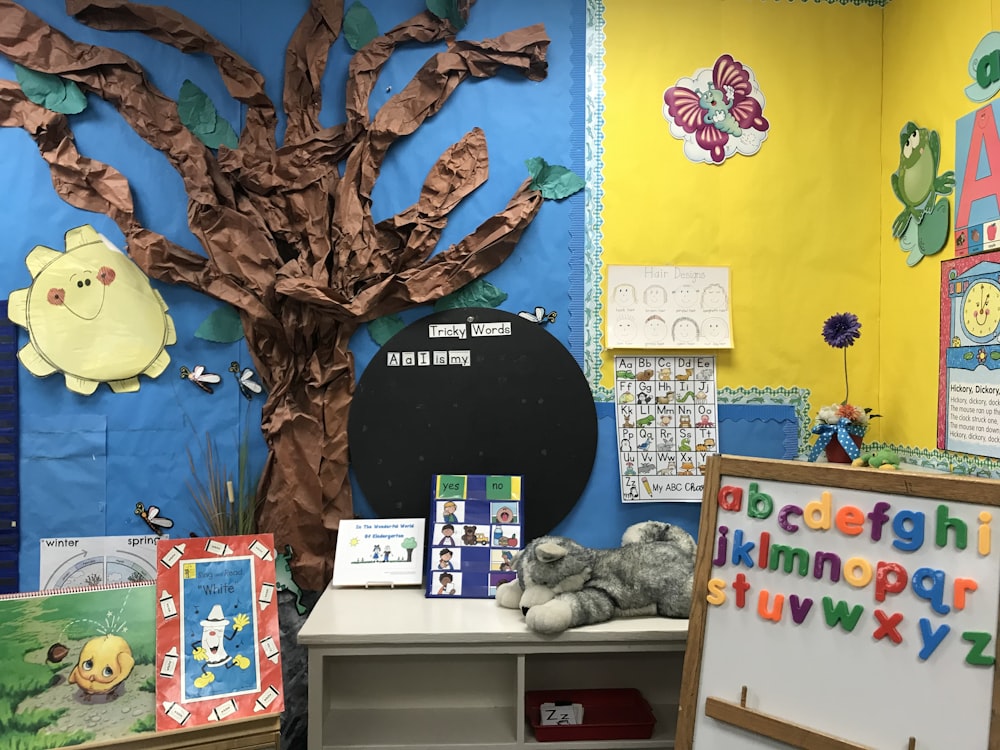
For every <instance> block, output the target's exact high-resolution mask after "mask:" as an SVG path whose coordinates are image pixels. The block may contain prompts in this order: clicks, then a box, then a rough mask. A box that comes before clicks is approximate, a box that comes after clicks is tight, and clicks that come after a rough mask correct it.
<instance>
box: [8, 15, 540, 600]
mask: <svg viewBox="0 0 1000 750" xmlns="http://www.w3.org/2000/svg"><path fill="white" fill-rule="evenodd" d="M472 2H473V0H459V2H458V10H459V12H460V14H461V17H462V19H463V20H464V19H467V18H468V13H469V10H470V6H471V5H472ZM66 10H67V12H68V13H70V14H71V15H73V16H74V17H75V18H76V19H77V20H78V21H80V22H82V23H84V24H86V25H88V26H91V27H93V28H96V29H102V30H107V31H120V30H132V31H139V32H142V33H144V34H146V35H148V36H149V37H151V38H152V39H155V40H157V41H159V42H161V43H163V44H167V45H170V46H172V47H175V48H177V49H179V50H181V51H182V52H185V53H200V54H204V55H208V56H210V57H211V58H212V59H213V60H214V61H215V64H216V66H217V68H218V71H219V73H220V74H221V76H222V79H223V81H224V83H225V85H226V87H227V89H228V91H229V93H230V94H231V95H232V96H233V97H234V98H235V99H236V100H238V101H239V102H242V103H243V104H244V105H245V106H246V119H245V124H244V127H243V130H242V133H241V134H240V138H239V143H238V146H237V147H236V148H235V149H228V148H226V147H225V146H222V147H220V149H219V152H218V154H217V155H216V154H215V152H213V151H212V150H211V149H209V148H208V147H206V146H205V145H204V144H203V143H202V142H201V141H200V140H199V139H198V138H197V137H195V135H194V134H192V133H191V132H190V131H189V130H188V129H187V128H186V127H185V126H184V125H183V124H182V122H181V119H180V116H179V114H178V107H177V103H176V102H175V101H174V100H172V99H170V98H169V97H167V96H165V95H164V94H163V93H162V92H160V91H158V90H157V89H156V87H155V86H153V85H152V83H150V81H149V80H148V79H147V78H146V76H145V75H144V72H143V70H142V68H141V66H140V65H139V64H138V63H137V62H136V61H135V60H132V59H131V58H129V57H127V56H126V55H124V54H122V53H120V52H118V51H116V50H114V49H109V48H107V47H99V46H94V45H90V44H83V43H80V42H76V41H74V40H72V39H70V38H69V37H67V36H66V35H64V34H63V33H61V32H60V31H58V30H57V29H54V28H52V27H51V26H50V25H49V24H47V23H46V22H44V21H43V20H41V19H40V18H38V17H37V16H35V15H34V14H32V13H30V12H29V11H27V10H26V9H24V8H23V7H21V6H19V5H17V4H16V3H14V2H11V0H0V52H2V53H3V54H5V55H6V56H7V57H8V58H9V59H10V60H11V61H13V62H15V63H19V64H20V65H22V66H24V67H26V68H30V69H32V70H35V71H40V72H43V73H49V74H54V75H58V76H61V77H62V78H64V79H67V80H70V81H74V82H76V84H77V85H78V86H79V87H80V88H81V89H82V90H83V91H84V92H86V93H88V94H94V95H96V96H99V97H101V98H102V99H104V100H106V101H107V102H109V103H111V104H112V105H113V106H114V107H115V108H116V109H117V110H118V112H119V113H120V114H121V116H122V117H123V118H124V119H125V121H126V122H127V123H128V124H129V125H130V127H132V128H133V129H134V130H135V132H136V133H137V134H138V135H139V136H140V137H142V138H143V140H145V141H146V143H148V144H149V145H150V146H152V147H153V148H155V149H157V150H158V151H160V152H162V153H163V154H164V155H165V156H166V157H167V159H168V160H169V162H170V164H171V165H172V166H173V167H174V168H175V169H176V170H177V172H178V173H179V174H180V176H181V177H182V179H183V182H184V186H185V190H186V192H187V197H188V204H187V218H188V225H189V227H190V229H191V232H192V233H193V234H194V235H195V237H197V238H198V240H199V242H200V243H201V245H202V250H203V254H202V253H196V252H192V251H191V250H188V249H185V248H183V247H180V246H179V245H177V244H175V243H173V242H171V241H170V240H168V239H166V238H165V237H163V236H162V235H160V234H157V233H156V232H153V231H150V230H149V229H147V228H146V227H143V226H142V225H141V224H140V223H139V221H138V219H137V217H136V212H135V209H134V206H133V202H132V195H131V190H130V187H129V184H128V181H127V180H126V179H125V177H124V176H123V175H122V174H121V173H120V172H118V171H117V170H116V169H114V168H113V167H111V166H109V165H106V164H102V163H100V162H97V161H94V160H92V159H88V158H87V157H85V156H83V155H82V154H80V153H79V152H78V151H77V148H76V145H75V143H74V137H73V133H72V130H71V128H70V122H69V120H68V119H67V117H66V116H65V115H61V114H57V113H54V112H51V111H49V110H47V109H45V108H43V107H41V106H39V105H36V104H34V103H32V102H31V101H29V100H28V99H27V98H26V97H25V95H24V94H23V93H22V91H21V89H20V87H19V86H18V85H17V84H16V83H13V82H9V81H0V125H3V126H5V127H14V126H16V127H21V128H23V129H24V130H25V131H27V132H28V133H29V134H30V135H31V137H32V138H33V139H34V141H35V143H36V144H37V145H38V149H39V152H40V153H41V155H42V158H43V159H45V160H46V161H47V162H48V163H49V165H50V170H51V174H52V183H53V185H54V187H55V189H56V191H57V193H58V194H59V195H60V196H61V197H62V198H63V199H64V200H65V201H66V202H67V203H69V204H71V205H73V206H76V207H78V208H82V209H85V210H88V211H94V212H99V213H102V214H105V215H107V216H108V217H110V218H111V219H112V220H113V221H114V222H115V223H116V224H117V225H118V227H119V228H120V229H121V231H122V233H123V234H124V236H125V240H126V243H127V247H128V252H129V255H130V256H131V257H132V259H133V260H134V261H135V262H136V263H137V264H138V265H139V266H140V267H141V268H142V269H143V270H144V271H145V272H146V273H147V274H148V275H149V276H151V277H152V278H155V279H159V280H160V281H164V282H168V283H179V284H186V285H188V286H189V287H192V288H193V289H196V290H198V291H200V292H203V293H204V294H207V295H209V296H211V297H214V298H216V299H218V300H221V301H223V302H227V303H229V304H231V305H233V307H235V308H236V309H237V310H238V311H239V313H240V317H241V320H242V323H243V329H244V332H245V335H246V342H247V346H248V348H249V351H250V356H251V357H252V358H253V361H254V365H255V366H256V368H257V370H258V372H259V374H260V376H261V378H262V380H263V381H264V383H265V384H266V385H267V387H268V390H269V394H268V398H267V401H266V403H265V405H264V407H263V414H262V422H261V428H262V431H263V434H264V438H265V440H266V442H267V445H268V450H269V452H268V457H267V462H266V465H265V468H264V472H263V475H262V478H261V481H260V487H259V493H258V496H259V498H260V499H261V505H260V510H259V514H258V525H259V528H260V529H261V530H262V531H268V532H272V533H274V534H275V541H276V543H277V545H278V546H279V548H282V547H284V545H286V544H290V545H291V546H292V548H293V549H294V550H295V552H296V557H295V561H294V563H293V572H294V574H295V578H296V580H297V581H298V582H299V584H300V585H301V586H302V587H303V588H307V589H312V590H318V589H321V588H322V587H323V586H324V585H325V584H326V583H327V582H328V581H329V579H330V576H331V572H332V558H333V550H334V548H335V546H336V544H335V543H336V531H337V528H338V524H339V522H340V519H342V518H350V517H352V515H353V513H352V504H351V486H350V483H349V481H348V446H347V415H348V408H349V406H350V402H351V396H352V393H353V391H354V385H355V378H354V362H353V358H352V355H351V352H350V351H349V350H348V341H349V340H350V338H351V334H352V333H354V331H355V330H356V329H357V327H358V326H359V325H360V324H362V323H364V322H366V321H370V320H373V319H375V318H378V317H380V316H383V315H387V314H390V313H394V312H398V311H400V310H403V309H406V308H408V307H411V306H413V305H418V304H421V303H425V302H432V301H434V300H436V299H438V298H440V297H443V296H445V295H447V294H450V293H452V292H454V291H456V290H457V289H459V288H461V287H462V286H464V285H466V284H468V283H469V282H470V281H473V280H474V279H476V278H479V277H481V276H483V275H484V274H486V273H487V272H488V271H490V270H492V269H494V268H496V267H497V266H499V265H500V264H501V263H502V262H503V261H504V260H505V259H506V258H507V257H508V256H509V255H510V254H511V252H512V251H513V249H514V247H515V245H516V244H517V242H518V240H519V239H520V237H521V234H522V233H523V232H524V230H525V228H526V227H527V226H528V224H530V222H531V221H532V219H533V218H534V216H535V214H536V213H537V212H538V209H539V207H540V206H541V203H542V195H541V193H540V192H539V191H538V190H536V189H533V188H532V187H530V184H531V183H530V181H529V180H526V181H525V182H524V183H523V184H522V185H521V186H520V187H519V188H518V190H517V191H516V192H515V193H514V195H513V196H512V197H511V199H510V202H509V203H508V204H507V206H506V208H505V209H504V210H502V211H501V212H499V213H497V214H496V215H494V216H491V217H490V218H488V219H486V220H485V221H484V222H483V223H482V224H481V225H480V226H479V227H478V228H476V229H475V230H474V231H473V232H471V233H470V234H469V235H468V236H466V237H465V238H464V239H462V240H461V241H460V242H458V243H456V244H455V245H452V246H451V247H448V248H447V249H442V250H441V251H440V252H437V253H435V249H436V245H437V242H438V239H439V238H440V236H441V232H442V230H443V229H444V227H445V224H446V222H447V219H448V214H449V212H450V211H451V210H452V209H453V208H454V207H455V206H456V205H457V204H458V203H459V202H460V201H461V200H462V199H463V198H464V197H466V196H467V195H469V193H471V192H472V191H473V190H475V189H476V188H477V187H478V186H480V185H481V184H482V183H483V182H484V181H485V180H486V178H487V172H488V164H487V156H486V140H485V137H484V135H483V132H482V131H481V130H479V129H478V128H477V129H473V130H472V131H471V132H469V133H468V134H466V136H465V137H463V138H462V139H461V140H460V141H459V142H458V143H456V144H454V145H453V146H452V147H450V148H449V149H448V150H447V151H445V152H444V153H443V154H442V155H441V156H440V158H439V159H438V161H437V162H436V164H435V165H434V166H433V167H432V169H431V170H430V173H429V174H428V176H427V179H426V181H425V182H424V184H423V187H422V189H421V192H420V199H419V201H418V202H417V203H416V204H414V205H413V206H410V207H409V208H407V209H406V210H404V211H402V212H401V213H399V214H397V215H395V216H392V217H390V218H388V219H385V220H383V221H380V222H378V223H376V222H375V221H374V219H373V217H372V212H371V195H372V189H373V187H374V185H375V181H376V180H377V179H378V176H379V170H380V168H381V166H382V163H383V160H384V158H385V156H386V152H387V150H388V149H389V147H390V146H391V145H392V144H393V143H394V142H395V141H396V140H397V139H399V138H402V137H404V136H406V135H408V134H410V133H412V132H413V131H415V130H416V129H417V128H418V127H419V126H420V125H421V124H422V123H423V122H424V120H426V119H427V118H428V117H431V116H432V115H434V114H435V113H436V112H437V111H438V110H440V109H441V107H442V106H443V105H444V103H445V101H446V100H447V99H448V98H449V96H450V95H451V94H452V93H453V92H454V91H455V89H456V87H457V86H458V85H459V84H460V83H461V82H462V81H464V80H465V79H467V78H469V77H470V76H472V77H476V78H486V77H491V76H494V75H496V74H497V73H498V72H499V71H500V70H501V69H503V68H510V69H514V70H517V71H520V72H521V73H522V74H523V75H524V76H525V77H526V78H528V79H531V80H541V79H542V78H544V77H545V74H546V57H545V53H546V49H547V46H548V39H547V37H546V35H545V30H544V28H543V27H542V26H541V25H536V26H530V27H526V28H523V29H519V30H517V31H512V32H509V33H507V34H504V35H502V36H500V37H497V38H495V39H489V40H484V41H482V42H469V41H460V40H457V39H456V38H455V32H456V30H455V28H454V26H453V25H452V24H451V23H450V22H449V21H448V20H445V19H442V18H438V17H437V16H436V15H434V14H432V13H430V12H423V13H420V14H419V15H417V16H415V17H413V18H411V19H409V20H408V21H405V22H404V23H401V24H400V25H398V26H397V27H395V28H394V29H392V30H391V31H389V32H388V33H386V34H383V35H381V36H378V37H377V38H375V39H373V40H372V41H370V42H369V43H368V44H367V45H365V46H364V47H363V48H362V49H361V50H359V51H358V52H357V53H356V54H355V55H354V57H353V58H352V61H351V63H350V69H349V76H348V80H347V82H346V89H347V105H346V119H345V121H344V122H343V123H342V124H340V125H337V126H335V127H328V128H324V127H321V125H320V123H319V112H320V106H321V90H320V86H321V79H322V75H323V71H324V69H325V67H326V60H327V54H328V51H329V48H330V45H331V44H333V42H334V41H335V40H336V39H337V38H338V36H339V35H340V32H341V24H342V20H343V16H344V8H343V0H311V3H310V7H309V9H308V10H307V11H306V12H305V14H304V16H303V17H302V19H301V21H300V22H299V24H298V27H297V28H296V30H295V32H294V34H293V36H292V38H291V40H290V42H289V44H288V48H287V53H286V57H285V74H284V89H283V92H284V93H283V97H282V106H283V108H284V111H285V114H286V115H287V131H286V133H285V137H284V142H283V144H282V145H280V146H279V145H278V143H277V140H276V125H277V116H276V111H275V107H274V104H273V103H272V102H271V100H270V99H269V98H268V96H267V95H266V94H265V92H264V80H263V78H262V76H261V75H260V74H259V73H258V72H257V71H256V70H254V69H253V68H252V67H251V66H250V65H249V64H248V63H247V62H246V61H245V60H243V59H242V58H241V57H239V56H238V55H237V54H236V53H235V52H233V51H231V50H230V49H228V48H227V47H226V46H225V45H223V44H221V43H219V42H218V41H217V40H216V39H214V38H213V37H212V36H210V35H209V34H208V33H207V32H206V31H205V30H204V29H203V28H201V27H200V26H198V25H197V24H195V23H194V22H192V21H191V20H190V19H188V18H186V17H184V16H183V15H181V14H179V13H176V12H174V11H172V10H169V9H166V8H163V7H152V6H142V5H134V4H132V3H129V2H124V1H123V0H66ZM442 40H446V41H447V48H446V50H445V51H443V52H437V53H435V54H432V55H430V57H429V58H428V60H427V61H426V62H425V63H424V65H423V66H422V67H421V68H420V70H419V71H418V72H417V73H416V74H415V75H414V77H413V78H412V80H411V81H410V82H409V83H408V84H407V85H406V87H405V88H403V89H402V90H401V91H399V92H398V93H397V94H395V95H394V96H393V97H392V98H391V99H389V100H388V101H387V102H386V103H385V104H384V105H383V106H382V107H381V108H380V109H379V110H378V111H377V112H376V113H375V114H374V115H372V114H371V113H369V110H368V100H369V94H370V93H371V92H372V88H373V87H374V86H375V84H376V80H377V78H378V74H379V71H380V70H381V69H382V67H383V66H384V65H385V63H386V62H387V61H388V60H389V58H390V56H391V55H392V53H393V51H394V50H395V49H396V48H397V47H399V46H400V45H403V44H410V43H423V44H428V43H434V42H439V41H442ZM338 163H343V164H344V165H345V166H344V167H343V175H342V176H341V173H340V172H339V171H338Z"/></svg>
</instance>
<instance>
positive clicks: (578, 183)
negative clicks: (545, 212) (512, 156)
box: [524, 156, 584, 200]
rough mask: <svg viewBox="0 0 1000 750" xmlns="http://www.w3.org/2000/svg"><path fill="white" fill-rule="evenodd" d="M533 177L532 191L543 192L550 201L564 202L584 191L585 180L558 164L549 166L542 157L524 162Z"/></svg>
mask: <svg viewBox="0 0 1000 750" xmlns="http://www.w3.org/2000/svg"><path fill="white" fill-rule="evenodd" d="M524 164H525V166H526V167H527V168H528V174H530V175H531V184H530V185H528V187H529V188H531V189H532V190H538V191H540V192H541V194H542V197H543V198H546V199H548V200H562V199H563V198H567V197H569V196H570V195H573V193H576V192H579V191H580V190H582V189H583V186H584V182H583V178H582V177H580V176H579V175H578V174H576V172H574V171H572V170H571V169H567V168H566V167H563V166H560V165H558V164H549V163H547V162H546V161H545V159H543V158H542V157H540V156H535V157H532V158H531V159H528V160H527V161H526V162H524Z"/></svg>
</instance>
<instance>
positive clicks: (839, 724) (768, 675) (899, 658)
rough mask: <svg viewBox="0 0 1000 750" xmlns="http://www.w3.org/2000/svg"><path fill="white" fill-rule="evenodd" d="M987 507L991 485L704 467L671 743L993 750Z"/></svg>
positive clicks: (773, 465)
mask: <svg viewBox="0 0 1000 750" xmlns="http://www.w3.org/2000/svg"><path fill="white" fill-rule="evenodd" d="M998 506H1000V482H996V481H993V480H984V479H975V478H969V477H960V476H957V475H954V474H943V473H942V474H934V473H917V472H903V471H895V472H883V471H878V470H876V469H868V468H862V469H859V468H856V467H851V466H843V465H835V464H826V465H820V464H810V463H805V462H797V461H775V460H764V459H750V458H736V457H732V456H716V457H713V458H712V459H710V460H709V469H708V474H707V477H706V487H705V496H704V501H703V503H702V509H701V519H700V522H699V524H700V525H699V529H700V533H699V539H698V557H697V561H696V563H695V577H694V597H693V599H692V607H691V616H690V619H689V631H688V632H689V634H690V639H689V642H688V650H687V652H686V654H685V657H684V672H683V677H682V684H681V696H682V699H681V704H682V705H681V707H680V714H679V719H678V728H677V735H676V745H675V746H676V747H677V748H678V749H679V750H691V748H695V749H696V750H716V749H717V748H726V750H767V749H768V748H774V747H778V746H779V744H780V745H781V746H782V747H784V746H786V745H788V746H794V747H810V748H819V747H825V748H834V747H836V748H841V747H843V748H862V747H866V748H899V749H900V750H903V748H906V747H911V748H912V747H916V748H917V749H918V750H952V749H953V748H984V749H985V748H998V747H1000V718H997V717H1000V694H998V691H997V684H998V681H997V673H996V641H995V639H996V633H997V624H998V614H1000V612H998V609H1000V607H998V603H1000V565H998V561H1000V539H997V538H996V534H995V529H994V528H993V527H994V526H995V525H996V524H994V523H993V522H994V521H995V519H996V518H997V510H998ZM781 743H784V744H781Z"/></svg>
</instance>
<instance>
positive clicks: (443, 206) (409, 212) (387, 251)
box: [357, 128, 489, 284]
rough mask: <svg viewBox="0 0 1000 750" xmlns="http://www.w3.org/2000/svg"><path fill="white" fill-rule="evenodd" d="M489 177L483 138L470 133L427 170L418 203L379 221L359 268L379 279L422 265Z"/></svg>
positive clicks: (477, 131) (359, 261) (483, 136)
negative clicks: (455, 212)
mask: <svg viewBox="0 0 1000 750" xmlns="http://www.w3.org/2000/svg"><path fill="white" fill-rule="evenodd" d="M488 176H489V158H488V157H487V151H486V135H485V134H484V133H483V131H482V130H481V129H480V128H473V129H472V130H470V131H469V132H468V133H466V134H465V136H464V137H463V138H462V139H461V140H460V141H458V142H457V143H455V144H454V145H453V146H451V148H449V149H448V150H446V151H445V152H444V153H443V154H441V156H440V158H439V159H438V160H437V162H435V164H434V166H433V167H431V169H430V171H429V172H428V173H427V179H426V180H424V185H423V187H422V188H421V189H420V199H419V200H418V201H417V203H415V204H414V205H413V206H410V207H409V208H408V209H406V210H405V211H403V212H401V213H399V214H397V215H396V216H394V217H392V218H390V219H386V220H385V221H382V222H379V224H378V225H377V226H376V227H375V231H376V233H377V237H378V241H377V242H375V243H373V245H372V246H371V247H370V249H369V250H368V252H367V253H365V254H364V257H363V258H362V257H360V255H359V256H358V259H357V261H358V262H357V265H358V267H359V268H365V269H367V270H368V271H370V272H371V273H370V275H372V276H380V275H382V274H385V273H398V272H399V271H402V270H405V269H407V268H412V267H414V266H416V265H419V264H420V263H423V262H424V261H425V260H426V259H427V258H428V257H430V255H431V253H433V252H434V248H435V246H436V245H437V241H438V239H440V237H441V232H442V231H444V228H445V227H446V226H447V224H448V214H449V213H451V211H452V210H453V209H454V208H455V207H456V206H457V205H458V204H459V203H460V202H461V201H462V200H463V199H464V198H465V197H467V196H468V195H469V194H470V193H472V191H474V190H475V189H476V188H478V187H480V186H481V185H482V184H483V183H484V182H486V178H487V177H488ZM359 273H360V271H359ZM363 283H364V280H362V284H363Z"/></svg>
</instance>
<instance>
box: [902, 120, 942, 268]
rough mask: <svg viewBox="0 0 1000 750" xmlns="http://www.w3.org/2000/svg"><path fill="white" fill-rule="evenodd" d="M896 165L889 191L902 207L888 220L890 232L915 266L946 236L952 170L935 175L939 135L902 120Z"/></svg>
mask: <svg viewBox="0 0 1000 750" xmlns="http://www.w3.org/2000/svg"><path fill="white" fill-rule="evenodd" d="M899 147H900V152H899V168H898V169H897V170H896V171H895V172H894V173H893V175H892V178H891V183H892V192H893V193H895V195H896V198H898V199H899V201H900V202H901V203H902V204H903V210H902V212H900V214H899V216H897V217H896V218H895V220H894V221H893V222H892V236H893V238H894V239H898V240H899V245H900V248H901V249H902V250H903V252H905V253H908V255H907V257H906V265H908V266H915V265H916V264H917V263H919V262H920V260H921V259H922V258H923V257H924V256H925V255H934V254H935V253H937V252H940V251H941V249H942V248H943V247H944V245H945V242H946V241H947V239H948V225H949V223H950V217H949V211H948V201H947V200H946V199H945V198H943V197H940V196H946V195H951V191H952V189H953V188H954V187H955V173H954V172H953V171H952V170H948V171H947V172H945V173H944V174H942V175H938V173H937V172H938V166H939V165H940V163H941V139H940V138H939V137H938V134H937V131H936V130H928V129H927V128H920V127H917V125H916V124H914V123H912V122H908V123H906V125H904V126H903V129H902V130H901V131H900V132H899Z"/></svg>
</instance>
